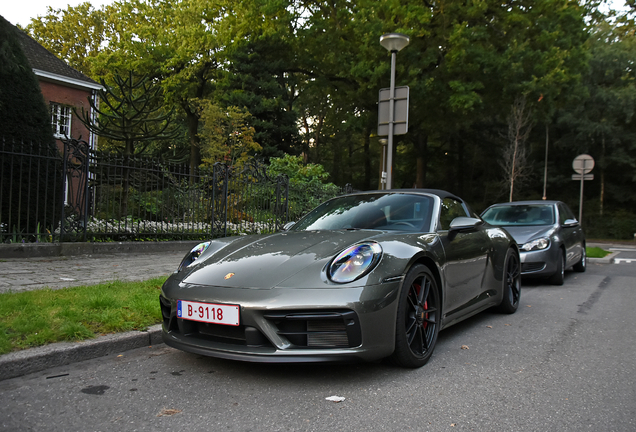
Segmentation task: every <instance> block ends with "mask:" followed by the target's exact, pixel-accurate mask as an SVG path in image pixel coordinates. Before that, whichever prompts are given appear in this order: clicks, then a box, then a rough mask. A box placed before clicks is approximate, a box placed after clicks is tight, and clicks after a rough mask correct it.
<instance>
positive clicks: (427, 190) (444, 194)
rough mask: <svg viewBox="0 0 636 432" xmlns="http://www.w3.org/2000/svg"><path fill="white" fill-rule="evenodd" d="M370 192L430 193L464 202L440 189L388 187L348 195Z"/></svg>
mask: <svg viewBox="0 0 636 432" xmlns="http://www.w3.org/2000/svg"><path fill="white" fill-rule="evenodd" d="M371 193H427V194H431V195H437V196H438V197H440V198H441V199H444V198H453V199H455V200H457V201H461V202H465V201H464V200H463V199H461V198H460V197H458V196H457V195H455V194H452V193H450V192H447V191H445V190H442V189H415V188H413V189H389V190H372V191H364V192H353V193H351V194H349V195H359V194H371Z"/></svg>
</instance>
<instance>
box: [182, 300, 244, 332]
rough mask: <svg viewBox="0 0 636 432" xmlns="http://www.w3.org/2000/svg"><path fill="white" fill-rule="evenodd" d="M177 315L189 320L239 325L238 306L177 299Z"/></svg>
mask: <svg viewBox="0 0 636 432" xmlns="http://www.w3.org/2000/svg"><path fill="white" fill-rule="evenodd" d="M177 316H178V317H179V318H183V319H186V320H191V321H199V322H206V323H213V324H223V325H231V326H237V325H239V306H238V305H221V304H214V303H199V302H192V301H187V300H177Z"/></svg>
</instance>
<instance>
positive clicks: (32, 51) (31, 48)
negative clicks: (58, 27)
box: [15, 27, 102, 90]
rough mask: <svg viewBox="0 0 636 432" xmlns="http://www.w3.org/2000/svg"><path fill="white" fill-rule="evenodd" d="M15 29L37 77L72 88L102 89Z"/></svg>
mask: <svg viewBox="0 0 636 432" xmlns="http://www.w3.org/2000/svg"><path fill="white" fill-rule="evenodd" d="M15 29H16V31H17V33H18V41H19V42H20V46H21V47H22V51H23V52H24V55H25V56H26V58H27V60H28V61H29V64H30V65H31V68H32V69H33V72H34V73H35V75H36V76H38V77H40V78H43V79H45V80H49V81H57V82H62V83H64V84H66V85H69V86H71V87H80V88H89V89H94V90H99V89H101V88H102V86H101V84H99V83H97V82H95V81H94V80H92V79H90V78H89V77H87V76H86V75H84V74H83V73H81V72H80V71H78V70H75V69H73V68H72V67H70V66H69V65H67V64H66V62H64V61H63V60H61V59H59V58H57V57H56V56H55V55H54V54H53V53H51V52H50V51H49V50H47V49H46V48H44V47H43V46H42V45H40V44H39V43H37V42H36V41H35V40H34V39H33V38H31V37H30V36H29V35H27V34H26V33H25V32H23V31H22V30H20V29H19V28H17V27H16V28H15Z"/></svg>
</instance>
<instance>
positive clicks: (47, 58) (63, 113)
mask: <svg viewBox="0 0 636 432" xmlns="http://www.w3.org/2000/svg"><path fill="white" fill-rule="evenodd" d="M16 30H17V33H18V35H19V36H18V40H19V42H20V45H21V48H22V51H23V52H24V55H25V56H26V58H27V60H28V62H29V65H30V66H31V69H32V70H33V73H34V74H35V76H36V77H37V79H38V82H39V84H40V90H41V92H42V95H43V96H44V101H45V103H46V104H47V105H48V107H49V111H50V113H51V125H52V126H53V135H54V136H55V138H56V144H57V148H58V150H59V151H60V154H63V153H64V144H63V142H62V139H64V138H66V137H69V138H75V139H82V140H84V141H86V142H87V143H88V144H89V146H90V148H91V149H96V148H97V136H96V135H95V134H94V133H92V132H91V131H89V130H88V128H87V127H86V126H84V124H83V123H82V122H81V121H80V120H79V118H78V117H77V116H76V115H75V113H74V112H73V108H75V109H76V110H77V111H78V112H79V113H81V112H82V108H83V109H84V111H88V112H89V113H90V116H91V117H93V116H96V114H95V113H94V112H93V110H92V109H91V105H90V103H89V101H88V100H89V98H90V99H92V100H93V101H94V102H95V106H99V96H98V91H99V90H100V89H102V88H103V87H102V86H101V84H99V83H97V82H95V81H94V80H92V79H90V78H89V77H87V76H86V75H84V74H83V73H81V72H79V71H77V70H75V69H73V68H72V67H70V66H69V65H67V64H66V63H65V62H64V61H63V60H61V59H59V58H57V57H56V56H55V55H54V54H53V53H51V52H49V51H48V50H47V49H46V48H44V47H43V46H42V45H40V44H39V43H38V42H36V41H35V40H34V39H32V38H31V37H30V36H29V35H27V34H26V33H25V32H23V31H22V30H20V29H17V28H16ZM83 159H84V160H86V158H83ZM67 162H68V164H67V165H65V166H67V169H66V174H65V182H64V191H63V199H64V205H65V206H70V207H71V208H72V209H69V212H71V213H74V214H77V215H84V214H85V213H86V212H87V211H89V212H90V210H89V205H88V202H87V200H86V198H87V192H88V191H87V189H86V186H87V176H88V175H90V174H89V173H88V172H87V170H86V169H82V168H79V167H80V166H84V165H83V163H81V162H79V159H78V158H77V157H75V156H73V155H72V154H70V155H69V156H68V160H67ZM89 196H90V193H89ZM89 201H90V199H89Z"/></svg>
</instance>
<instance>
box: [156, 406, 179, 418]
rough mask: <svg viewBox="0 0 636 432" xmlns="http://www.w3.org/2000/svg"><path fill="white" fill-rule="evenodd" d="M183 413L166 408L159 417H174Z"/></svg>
mask: <svg viewBox="0 0 636 432" xmlns="http://www.w3.org/2000/svg"><path fill="white" fill-rule="evenodd" d="M180 412H181V410H178V409H172V408H164V409H162V410H161V412H160V413H159V414H157V417H162V416H172V415H175V414H179V413H180Z"/></svg>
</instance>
